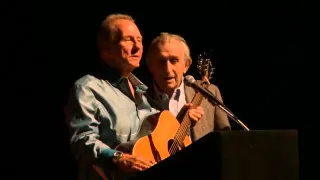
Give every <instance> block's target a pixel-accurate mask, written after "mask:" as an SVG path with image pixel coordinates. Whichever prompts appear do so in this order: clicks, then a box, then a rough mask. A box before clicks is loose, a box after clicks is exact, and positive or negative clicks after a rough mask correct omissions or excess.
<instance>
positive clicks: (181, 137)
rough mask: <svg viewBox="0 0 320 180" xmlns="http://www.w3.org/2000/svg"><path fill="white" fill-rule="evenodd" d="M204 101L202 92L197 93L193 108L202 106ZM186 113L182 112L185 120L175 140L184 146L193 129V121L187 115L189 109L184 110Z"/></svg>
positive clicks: (193, 100)
mask: <svg viewBox="0 0 320 180" xmlns="http://www.w3.org/2000/svg"><path fill="white" fill-rule="evenodd" d="M202 100H203V96H202V94H201V93H200V92H196V94H195V95H194V97H193V99H192V101H191V103H192V104H193V107H197V106H199V105H200V104H201V102H202ZM183 111H184V112H182V113H183V114H184V116H183V119H182V121H181V124H180V127H179V129H178V132H177V134H176V136H175V138H174V140H175V141H176V142H178V144H182V143H183V140H184V138H185V137H186V136H187V134H188V132H189V130H190V127H191V119H190V117H189V115H188V113H187V111H188V109H183Z"/></svg>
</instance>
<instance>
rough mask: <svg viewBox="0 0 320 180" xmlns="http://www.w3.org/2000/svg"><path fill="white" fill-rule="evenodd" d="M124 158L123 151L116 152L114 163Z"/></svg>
mask: <svg viewBox="0 0 320 180" xmlns="http://www.w3.org/2000/svg"><path fill="white" fill-rule="evenodd" d="M122 156H123V153H122V152H121V151H116V152H114V154H113V158H112V161H113V162H117V161H119V159H120V158H121V157H122Z"/></svg>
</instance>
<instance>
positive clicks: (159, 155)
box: [132, 110, 191, 162]
mask: <svg viewBox="0 0 320 180" xmlns="http://www.w3.org/2000/svg"><path fill="white" fill-rule="evenodd" d="M179 127H180V123H179V121H178V120H177V119H176V117H175V116H173V115H172V114H171V113H170V112H169V111H167V110H165V111H162V112H161V113H160V115H159V118H158V121H157V124H156V127H155V129H154V130H153V132H152V133H151V134H149V135H147V136H144V137H142V138H140V139H139V140H137V141H136V143H135V145H134V146H133V149H132V154H133V155H134V156H141V157H143V158H146V159H149V160H152V161H155V162H160V161H162V160H164V159H166V158H167V157H169V156H170V155H171V154H170V151H169V150H170V147H171V145H172V143H173V139H174V137H175V135H176V133H177V131H178V129H179ZM190 144H191V140H190V138H189V136H186V137H185V138H184V141H183V144H181V145H180V146H179V149H182V148H183V147H186V146H189V145H190Z"/></svg>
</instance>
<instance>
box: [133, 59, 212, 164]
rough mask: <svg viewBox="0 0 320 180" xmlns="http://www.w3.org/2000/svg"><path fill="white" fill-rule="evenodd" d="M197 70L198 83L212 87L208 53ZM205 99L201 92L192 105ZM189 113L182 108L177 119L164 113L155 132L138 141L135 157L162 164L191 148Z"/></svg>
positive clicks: (194, 98) (199, 60) (195, 105)
mask: <svg viewBox="0 0 320 180" xmlns="http://www.w3.org/2000/svg"><path fill="white" fill-rule="evenodd" d="M197 68H198V70H199V72H200V75H201V77H202V80H201V81H200V82H198V83H200V84H201V85H202V86H204V87H206V86H208V85H210V79H211V76H212V74H213V69H214V68H213V67H212V64H211V61H210V58H209V57H208V54H207V53H203V54H200V55H199V56H198V64H197ZM203 98H204V97H203V96H202V95H201V93H200V92H196V94H195V95H194V97H193V99H192V101H191V103H192V104H193V106H194V107H197V106H199V105H200V104H201V102H202V99H203ZM187 111H188V109H187V108H182V109H181V110H180V112H179V114H178V115H177V117H175V116H173V115H172V114H171V113H170V112H169V111H167V110H165V111H162V112H161V113H160V115H159V117H158V120H157V121H156V122H154V123H153V124H156V126H155V128H154V130H153V132H152V133H151V134H149V135H147V136H144V137H142V138H140V139H139V140H137V141H136V143H135V144H134V146H133V149H132V152H131V153H132V154H133V155H134V156H142V157H144V158H147V159H149V160H153V161H155V162H160V161H162V160H164V159H166V158H167V157H169V156H171V155H174V154H175V153H177V152H178V151H180V150H181V149H183V148H184V147H187V146H189V145H190V144H191V140H190V137H189V135H188V134H189V131H190V127H191V120H190V118H189V116H188V114H187Z"/></svg>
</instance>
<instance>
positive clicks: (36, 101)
mask: <svg viewBox="0 0 320 180" xmlns="http://www.w3.org/2000/svg"><path fill="white" fill-rule="evenodd" d="M6 5H8V6H4V7H8V8H7V9H6V11H5V13H6V15H7V17H9V18H7V20H6V21H4V22H5V26H4V27H5V28H4V30H5V33H3V34H2V35H3V37H4V39H5V41H3V42H4V43H5V47H6V49H5V50H6V51H5V52H6V53H5V58H6V59H8V61H6V62H9V63H8V64H7V63H6V65H8V66H5V67H6V68H4V69H3V70H4V72H5V73H6V76H5V77H6V78H5V80H8V81H4V82H5V83H6V84H5V83H3V87H7V88H4V90H5V91H6V90H8V91H6V93H9V94H7V95H4V98H6V99H9V100H8V103H7V105H6V107H7V108H8V110H7V111H6V112H7V113H6V114H9V116H11V119H14V121H13V122H14V123H12V121H10V122H9V126H7V127H10V128H9V129H10V130H8V131H11V132H13V131H12V129H14V132H15V133H13V135H14V134H18V135H17V136H18V137H17V139H18V140H19V141H18V144H26V145H22V147H28V148H22V149H27V151H24V152H28V153H22V152H21V150H20V149H19V148H13V147H15V145H16V143H17V141H16V140H15V141H13V142H12V140H11V139H10V138H7V139H9V141H10V142H11V143H12V144H15V145H12V146H10V147H11V148H4V149H5V151H6V150H8V151H9V152H10V153H7V154H15V155H14V156H16V154H19V155H18V159H19V161H13V160H9V161H8V162H9V164H16V163H18V164H19V162H21V158H23V161H24V162H26V161H27V162H28V163H32V162H34V161H35V160H36V159H40V160H41V162H42V163H40V164H38V165H37V167H34V166H33V167H32V168H31V170H29V169H27V171H26V172H28V173H32V174H33V173H42V172H43V173H44V172H48V173H49V174H50V175H49V177H50V176H54V177H55V176H57V177H65V176H67V177H73V175H74V174H73V173H74V172H73V171H74V169H73V168H72V165H73V164H72V161H71V158H70V156H69V154H68V149H67V145H68V139H67V131H66V127H65V122H64V115H63V106H64V103H65V100H66V98H67V93H68V90H69V88H70V86H71V85H72V83H73V82H74V81H75V80H76V79H77V78H79V77H81V76H82V75H84V74H85V73H87V72H88V71H89V70H90V69H91V68H92V66H93V61H94V59H95V58H96V49H95V38H96V31H97V30H98V28H99V25H100V23H101V21H102V20H103V19H104V17H105V16H106V15H108V14H109V13H113V12H121V13H128V14H130V15H132V16H133V17H134V18H135V19H136V22H137V24H138V26H139V28H140V30H141V32H142V34H143V36H144V46H145V50H146V49H147V47H148V45H149V43H150V40H151V38H153V37H155V36H156V35H158V34H159V33H160V32H163V31H166V32H172V33H177V34H180V35H182V36H184V37H185V39H186V40H187V42H188V44H189V46H190V48H191V53H192V57H193V60H194V61H193V62H194V63H193V65H192V67H191V69H190V70H189V72H188V73H189V74H191V75H194V76H197V71H196V67H195V65H196V60H197V55H198V54H199V53H202V52H204V51H209V50H210V49H213V50H214V51H213V57H212V61H213V65H214V66H215V68H216V69H215V73H214V74H213V79H212V83H214V84H216V85H218V86H219V87H220V91H221V93H222V96H223V98H224V102H225V104H226V105H227V106H228V107H229V109H231V110H232V111H233V112H234V113H235V114H236V115H237V116H238V117H239V118H240V119H241V120H242V121H243V122H244V123H245V124H246V125H247V126H248V127H249V128H250V129H252V130H257V129H297V130H298V131H299V143H300V147H299V148H300V155H301V159H300V162H301V165H302V166H301V167H302V170H301V173H302V175H305V176H307V175H310V174H313V173H315V172H314V171H313V169H312V167H311V166H310V164H309V162H311V159H312V158H313V155H312V153H309V151H308V148H309V147H310V145H311V143H308V141H307V140H309V138H306V137H307V135H312V134H311V133H310V134H308V133H309V131H308V125H309V124H311V118H309V116H308V111H307V108H306V107H305V106H304V103H305V102H306V95H307V94H308V93H309V90H308V89H307V84H308V82H307V80H306V76H305V74H306V73H307V72H308V70H307V69H305V56H304V53H305V52H304V45H305V33H306V32H305V30H304V26H305V24H304V23H305V21H304V19H303V15H302V13H303V11H302V5H301V4H299V3H298V2H294V1H282V0H281V1H277V2H274V3H273V2H270V1H259V2H247V1H236V2H229V1H228V2H210V3H209V2H206V3H205V2H202V3H200V2H198V1H197V2H191V1H190V2H189V3H187V2H184V3H177V5H173V4H172V2H171V3H170V2H162V1H160V2H145V3H144V4H143V3H139V4H137V3H136V2H131V3H127V2H122V3H117V4H115V5H112V4H111V2H108V1H105V2H104V1H92V2H89V1H87V2H74V3H71V2H68V3H67V2H57V1H55V2H45V3H41V4H38V5H36V4H34V6H33V7H31V5H30V4H29V3H27V2H24V3H19V4H17V3H14V2H11V3H8V4H6ZM35 6H37V7H35ZM135 73H136V75H137V76H138V77H139V78H141V80H143V81H145V80H147V79H148V78H149V77H150V76H149V74H148V71H147V69H146V66H145V64H144V59H143V60H142V62H141V68H139V69H137V70H135ZM11 97H14V100H12V98H11ZM9 112H10V113H9ZM12 117H13V118H12ZM15 123H16V124H15ZM21 124H23V125H21ZM31 124H32V126H30V125H31ZM25 125H26V126H25ZM11 127H12V128H11ZM26 127H28V128H26ZM29 127H30V128H29ZM233 127H234V129H235V130H237V129H240V128H239V127H238V126H237V125H236V124H233ZM20 128H21V129H23V130H27V133H23V135H21V134H22V133H21V131H20ZM5 129H6V130H7V129H8V128H5ZM31 134H32V135H31ZM39 144H40V145H39ZM29 147H32V148H29ZM34 148H35V150H33V149H34ZM17 149H18V150H17ZM31 149H32V150H31ZM16 151H17V152H16ZM12 152H15V153H12ZM29 152H30V153H29ZM7 154H5V156H6V155H7ZM20 154H28V155H23V156H21V155H20ZM31 154H32V156H31ZM24 158H26V159H29V158H31V160H26V159H24ZM14 159H15V158H14ZM309 160H310V161H309ZM24 168H28V166H24ZM24 168H23V169H24ZM13 169H14V168H13ZM40 169H41V170H40ZM14 171H17V170H14ZM18 174H19V173H13V174H12V173H11V175H18ZM38 175H39V174H38Z"/></svg>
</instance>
